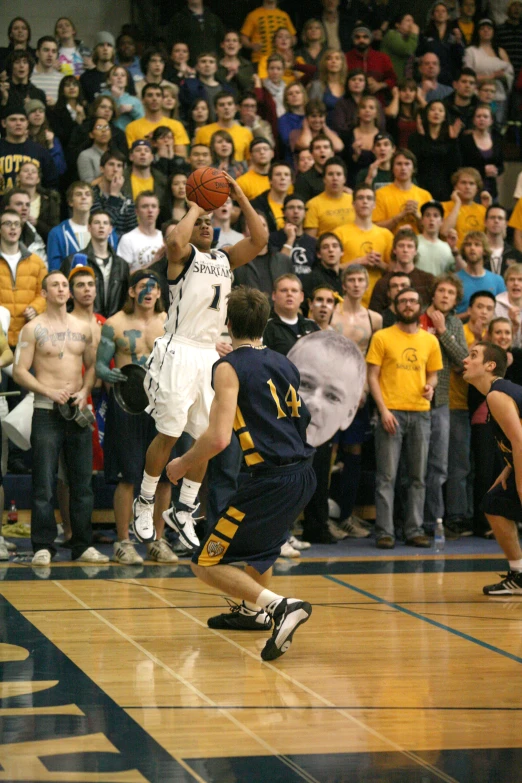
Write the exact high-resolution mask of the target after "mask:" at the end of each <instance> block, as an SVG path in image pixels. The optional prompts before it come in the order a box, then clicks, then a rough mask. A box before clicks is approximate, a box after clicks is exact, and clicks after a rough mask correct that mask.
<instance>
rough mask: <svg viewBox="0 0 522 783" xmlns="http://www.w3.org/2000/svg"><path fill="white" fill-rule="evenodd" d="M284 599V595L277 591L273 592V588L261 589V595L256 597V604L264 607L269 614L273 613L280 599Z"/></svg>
mask: <svg viewBox="0 0 522 783" xmlns="http://www.w3.org/2000/svg"><path fill="white" fill-rule="evenodd" d="M282 600H283V596H282V595H278V594H277V593H273V592H272V591H271V590H266V589H265V590H261V592H260V593H259V595H258V596H257V598H256V604H258V605H259V606H261V607H262V608H263V609H266V610H267V611H268V613H269V614H271V613H272V612H273V611H274V609H275V608H276V606H277V604H278V603H279V601H282Z"/></svg>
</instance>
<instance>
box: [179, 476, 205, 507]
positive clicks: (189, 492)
mask: <svg viewBox="0 0 522 783" xmlns="http://www.w3.org/2000/svg"><path fill="white" fill-rule="evenodd" d="M200 487H201V482H197V481H190V479H188V478H184V479H183V484H182V485H181V490H180V493H179V502H180V503H184V504H185V505H186V506H195V505H196V498H197V496H198V492H199V488H200Z"/></svg>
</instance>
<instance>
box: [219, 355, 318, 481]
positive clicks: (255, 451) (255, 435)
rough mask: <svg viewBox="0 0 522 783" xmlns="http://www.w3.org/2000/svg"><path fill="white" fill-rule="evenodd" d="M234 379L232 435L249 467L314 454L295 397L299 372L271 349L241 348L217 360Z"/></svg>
mask: <svg viewBox="0 0 522 783" xmlns="http://www.w3.org/2000/svg"><path fill="white" fill-rule="evenodd" d="M221 362H228V363H229V364H231V365H232V367H233V368H234V370H235V371H236V374H237V377H238V378H239V394H238V398H237V410H236V418H235V421H234V431H235V433H236V435H237V437H238V438H239V443H240V445H241V448H242V450H243V457H244V459H245V463H246V464H247V466H248V467H253V466H255V465H261V464H266V465H272V466H273V465H285V464H288V463H290V462H297V461H299V460H302V459H306V458H308V457H309V456H311V455H312V454H313V453H314V449H313V447H312V446H309V445H308V444H307V442H306V428H307V427H308V424H309V423H310V413H309V412H308V408H307V407H306V405H305V404H304V402H303V400H302V399H301V398H300V397H299V383H300V377H299V371H298V369H297V367H295V365H293V364H292V362H291V361H289V359H287V358H286V356H283V355H282V354H280V353H277V352H276V351H271V350H270V348H266V347H260V348H252V347H251V346H244V347H240V348H236V350H235V351H232V352H231V353H229V354H227V355H226V356H224V357H223V358H222V359H220V360H219V361H217V362H216V363H215V365H214V368H213V370H214V371H215V369H216V367H217V366H218V365H219V364H221Z"/></svg>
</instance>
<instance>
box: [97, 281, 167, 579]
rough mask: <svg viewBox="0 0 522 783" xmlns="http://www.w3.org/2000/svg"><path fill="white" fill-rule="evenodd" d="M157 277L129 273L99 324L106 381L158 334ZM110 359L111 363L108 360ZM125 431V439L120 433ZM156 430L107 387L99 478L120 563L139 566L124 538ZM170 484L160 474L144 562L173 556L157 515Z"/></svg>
mask: <svg viewBox="0 0 522 783" xmlns="http://www.w3.org/2000/svg"><path fill="white" fill-rule="evenodd" d="M160 285H161V284H160V279H159V277H158V275H156V273H155V272H153V271H152V270H150V269H141V270H138V271H137V272H134V273H133V274H132V275H131V277H130V280H129V291H128V294H127V301H126V302H125V304H124V306H123V309H122V310H120V311H119V312H118V313H115V315H113V316H111V318H109V319H108V320H107V321H106V322H105V324H104V325H103V327H102V337H101V341H100V345H99V346H98V352H97V355H96V374H97V375H98V377H99V378H101V379H102V380H104V381H106V382H107V383H110V384H114V383H118V382H125V381H126V380H127V377H126V376H125V374H124V373H123V372H122V371H121V368H122V367H125V365H128V364H137V365H139V366H140V367H145V365H146V363H147V359H148V358H149V356H150V354H151V352H152V348H153V346H154V340H155V339H156V337H160V336H161V335H162V334H163V328H164V325H165V320H166V314H165V312H164V310H163V305H162V303H161V287H160ZM112 359H114V365H115V366H114V367H113V368H112V369H111V367H110V363H111V360H112ZM123 433H125V437H123V436H122V434H123ZM156 435H157V431H156V427H155V425H154V419H153V418H152V416H151V415H150V414H149V413H146V412H145V411H143V413H140V414H139V415H136V414H130V413H126V412H125V411H124V410H123V409H122V408H121V407H120V405H119V404H118V402H117V401H116V398H115V396H114V392H113V389H112V388H111V390H110V395H109V406H108V409H107V424H106V432H105V477H106V480H107V481H108V482H109V483H111V484H117V487H116V490H115V492H114V517H115V520H116V531H117V535H118V541H115V542H114V554H113V557H112V559H113V560H115V561H116V562H117V563H123V564H125V565H141V563H143V558H142V557H141V556H140V555H139V554H138V553H137V552H136V550H135V548H134V544H133V543H132V542H131V541H130V539H129V522H130V520H131V518H132V503H133V500H134V487H135V485H136V484H139V483H140V482H141V476H142V473H143V468H144V465H145V455H146V453H147V449H148V447H149V445H150V444H151V442H152V441H153V439H154V438H155V437H156ZM170 495H171V486H170V483H169V481H168V479H167V477H166V475H165V474H163V475H162V476H161V479H160V482H159V484H158V489H157V492H156V502H155V505H154V527H155V530H156V540H155V541H152V542H150V543H148V544H147V555H148V557H149V559H150V560H156V561H157V562H160V563H175V562H176V561H177V559H178V558H177V557H176V555H175V554H174V552H172V550H171V549H170V547H169V545H168V544H167V542H166V541H165V540H164V539H163V538H162V535H163V530H164V526H165V523H164V521H163V518H162V513H163V512H164V511H166V510H167V508H168V507H169V504H170Z"/></svg>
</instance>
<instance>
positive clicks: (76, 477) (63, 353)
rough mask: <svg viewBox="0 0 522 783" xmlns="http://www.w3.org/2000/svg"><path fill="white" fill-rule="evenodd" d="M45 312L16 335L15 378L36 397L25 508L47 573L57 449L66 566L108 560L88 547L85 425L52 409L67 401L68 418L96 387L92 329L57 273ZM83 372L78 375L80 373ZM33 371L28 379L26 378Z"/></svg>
mask: <svg viewBox="0 0 522 783" xmlns="http://www.w3.org/2000/svg"><path fill="white" fill-rule="evenodd" d="M42 296H43V297H44V298H45V299H46V302H47V310H46V312H45V313H43V314H42V315H39V316H38V317H36V318H34V319H33V320H32V321H29V323H27V324H26V325H25V326H24V328H23V329H22V331H21V332H20V338H19V342H18V345H17V348H16V354H15V361H14V368H13V378H14V380H15V382H16V383H18V384H20V386H23V387H24V388H26V389H28V390H29V391H32V392H34V395H35V398H34V413H33V425H32V433H31V447H32V449H33V497H32V508H31V540H32V544H33V550H34V556H33V560H32V564H33V565H36V566H48V565H49V564H50V562H51V558H52V557H53V555H54V554H55V553H56V549H55V546H54V539H55V538H56V534H57V528H56V519H55V516H54V507H53V502H52V498H53V487H54V481H55V477H56V473H57V470H58V459H59V456H60V451H61V450H62V449H63V452H64V457H65V467H66V471H67V479H68V483H69V487H70V493H71V527H72V538H71V554H72V559H73V560H77V561H80V562H86V563H106V562H108V560H109V558H108V557H106V555H102V554H101V553H100V552H98V551H97V550H96V549H94V547H92V546H91V545H90V544H91V540H92V525H91V515H92V508H93V492H92V486H91V473H92V437H91V430H90V427H89V426H86V425H87V424H88V422H87V421H83V419H84V415H82V414H81V413H80V414H79V415H80V420H79V421H76V420H75V419H76V416H75V418H74V419H71V418H69V419H66V418H65V417H64V416H63V415H62V413H61V412H60V410H59V409H58V406H64V405H65V404H66V403H68V402H70V405H69V406H68V407H69V412H73V413H74V412H76V411H79V412H82V411H83V409H84V408H85V406H86V405H87V398H88V396H89V394H90V392H91V389H92V385H93V383H94V350H93V337H92V329H91V327H90V325H89V324H88V323H86V322H85V321H83V320H80V319H78V318H77V317H76V316H74V315H70V314H68V313H67V309H66V308H67V300H68V299H69V297H70V290H69V281H68V280H67V278H66V277H65V275H63V274H62V273H61V272H59V271H57V270H55V271H53V272H50V273H49V274H48V275H46V276H45V277H44V279H43V282H42ZM83 367H84V368H85V373H84V374H82V368H83ZM31 370H32V372H31Z"/></svg>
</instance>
